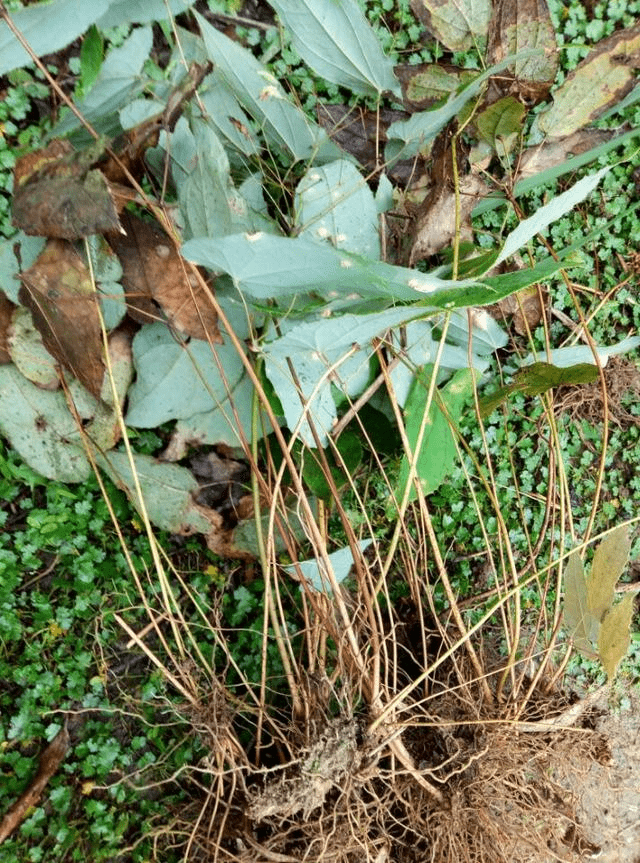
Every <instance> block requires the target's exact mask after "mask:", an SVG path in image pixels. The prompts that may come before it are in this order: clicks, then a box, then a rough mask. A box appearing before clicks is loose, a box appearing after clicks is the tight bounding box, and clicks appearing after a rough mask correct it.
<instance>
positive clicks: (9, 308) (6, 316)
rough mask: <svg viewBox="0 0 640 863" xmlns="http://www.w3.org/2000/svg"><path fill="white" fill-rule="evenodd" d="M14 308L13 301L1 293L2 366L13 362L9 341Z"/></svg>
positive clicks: (0, 359) (0, 342) (0, 354)
mask: <svg viewBox="0 0 640 863" xmlns="http://www.w3.org/2000/svg"><path fill="white" fill-rule="evenodd" d="M14 308H15V306H14V305H13V303H12V302H11V300H10V299H9V298H8V297H7V296H5V294H4V292H3V291H0V365H3V364H5V363H10V362H11V355H10V353H9V342H8V339H9V328H10V327H11V316H12V315H13V310H14Z"/></svg>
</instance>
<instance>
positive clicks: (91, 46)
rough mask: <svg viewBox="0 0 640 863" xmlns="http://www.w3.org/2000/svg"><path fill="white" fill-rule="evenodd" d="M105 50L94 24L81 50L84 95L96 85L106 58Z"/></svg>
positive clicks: (81, 88) (81, 85) (81, 89)
mask: <svg viewBox="0 0 640 863" xmlns="http://www.w3.org/2000/svg"><path fill="white" fill-rule="evenodd" d="M103 48H104V43H103V40H102V35H101V33H100V31H99V30H98V28H97V27H96V26H95V24H92V25H91V27H89V30H88V31H87V33H86V34H85V36H84V39H83V40H82V46H81V48H80V91H81V92H82V93H88V92H89V90H90V89H91V88H92V87H93V85H94V84H95V81H96V78H97V77H98V73H99V72H100V67H101V66H102V60H103V58H104V50H103Z"/></svg>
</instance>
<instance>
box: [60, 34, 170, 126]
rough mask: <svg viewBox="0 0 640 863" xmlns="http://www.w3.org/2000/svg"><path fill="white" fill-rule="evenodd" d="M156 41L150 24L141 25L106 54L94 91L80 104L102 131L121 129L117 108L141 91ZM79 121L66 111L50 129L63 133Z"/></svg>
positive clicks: (85, 115) (77, 124) (88, 117)
mask: <svg viewBox="0 0 640 863" xmlns="http://www.w3.org/2000/svg"><path fill="white" fill-rule="evenodd" d="M152 43H153V33H152V31H151V28H150V27H138V28H137V29H135V30H133V32H132V33H131V35H130V36H129V37H128V38H127V39H126V40H125V42H124V43H123V44H122V45H121V46H120V47H119V48H113V49H112V50H111V51H109V53H108V54H107V56H106V58H105V60H104V63H103V64H102V67H101V69H100V73H99V75H98V78H97V80H96V83H95V85H94V86H93V88H92V90H91V92H90V93H89V94H88V95H87V96H86V97H85V98H84V99H83V100H82V102H81V103H80V104H79V105H78V108H79V110H80V111H81V113H82V115H83V116H84V117H85V119H86V120H88V121H89V122H90V123H91V124H92V125H93V126H94V128H96V129H97V130H98V131H99V132H100V133H101V134H103V135H107V136H109V137H115V136H116V135H117V134H119V133H120V132H121V131H122V129H121V126H120V121H119V119H118V111H120V109H121V108H123V107H124V106H125V105H126V104H127V103H129V102H131V101H133V99H134V98H135V97H136V96H138V95H139V93H141V92H142V90H143V88H144V86H145V84H146V82H145V80H144V78H143V76H142V74H141V73H142V67H143V65H144V63H145V61H146V59H147V57H148V56H149V52H150V51H151V46H152ZM79 126H80V121H79V120H78V118H77V117H76V116H75V114H71V113H69V114H67V116H66V117H65V118H64V119H63V120H61V121H60V122H59V123H58V124H57V125H56V127H55V129H54V130H53V132H52V133H51V134H52V136H54V137H62V136H64V135H67V134H68V133H69V132H72V131H73V130H74V129H77V128H78V127H79Z"/></svg>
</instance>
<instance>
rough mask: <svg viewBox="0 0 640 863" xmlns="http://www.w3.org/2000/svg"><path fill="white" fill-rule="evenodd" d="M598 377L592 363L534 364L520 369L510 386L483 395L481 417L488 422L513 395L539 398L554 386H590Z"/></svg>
mask: <svg viewBox="0 0 640 863" xmlns="http://www.w3.org/2000/svg"><path fill="white" fill-rule="evenodd" d="M597 377H598V369H597V367H596V366H595V365H591V364H590V363H578V364H577V365H573V366H568V367H559V366H554V365H552V364H551V363H543V362H537V363H532V364H531V365H528V366H524V367H523V368H521V369H518V371H517V372H516V374H515V375H514V377H513V381H512V382H511V383H510V384H506V385H505V386H502V387H499V388H498V389H497V390H496V391H495V392H493V393H490V394H489V395H486V396H482V398H481V399H480V400H479V405H480V416H481V417H482V418H483V419H486V418H487V417H488V416H490V415H491V414H492V413H493V411H494V410H495V409H496V408H497V407H498V405H499V404H501V403H502V402H503V401H504V400H505V399H506V398H508V396H510V395H511V393H515V392H522V393H524V395H527V396H537V395H541V394H542V393H546V392H547V390H550V389H553V388H554V387H559V386H571V385H575V384H587V383H591V382H592V381H594V380H596V379H597Z"/></svg>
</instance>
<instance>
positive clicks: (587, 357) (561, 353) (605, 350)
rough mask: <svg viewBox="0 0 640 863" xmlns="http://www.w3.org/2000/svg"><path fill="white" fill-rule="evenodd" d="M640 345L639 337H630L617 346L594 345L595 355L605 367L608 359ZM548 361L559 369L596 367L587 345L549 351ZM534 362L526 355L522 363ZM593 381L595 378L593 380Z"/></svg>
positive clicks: (531, 356) (529, 355) (530, 355)
mask: <svg viewBox="0 0 640 863" xmlns="http://www.w3.org/2000/svg"><path fill="white" fill-rule="evenodd" d="M639 345H640V336H630V337H629V338H628V339H623V340H622V341H621V342H618V344H617V345H609V346H605V345H596V354H597V355H598V359H599V361H600V363H601V364H602V365H603V366H606V364H607V361H608V359H609V357H614V356H618V355H620V354H625V353H627V352H628V351H632V350H634V349H635V348H637V347H638V346H639ZM549 359H550V360H551V362H552V363H553V365H554V366H559V367H560V368H570V367H572V366H575V365H582V364H591V365H594V366H595V365H596V360H595V357H594V356H593V351H592V350H591V348H590V347H589V345H573V346H572V347H570V348H554V349H553V350H551V351H549ZM534 362H535V356H534V355H533V354H527V356H526V357H525V358H524V360H523V361H522V363H523V365H525V366H526V365H529V364H531V363H534ZM593 380H595V378H593ZM576 383H587V381H586V380H585V381H576Z"/></svg>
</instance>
